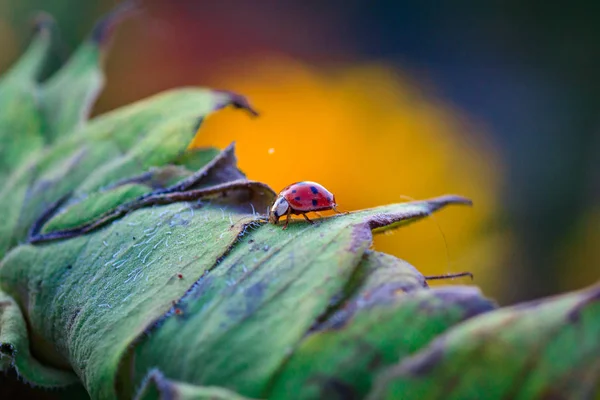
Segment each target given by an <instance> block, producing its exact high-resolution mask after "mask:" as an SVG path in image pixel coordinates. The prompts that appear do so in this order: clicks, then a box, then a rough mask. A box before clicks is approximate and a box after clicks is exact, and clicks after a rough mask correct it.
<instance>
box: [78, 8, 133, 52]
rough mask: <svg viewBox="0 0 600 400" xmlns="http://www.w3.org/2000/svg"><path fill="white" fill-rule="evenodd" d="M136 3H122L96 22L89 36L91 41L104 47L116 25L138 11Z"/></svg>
mask: <svg viewBox="0 0 600 400" xmlns="http://www.w3.org/2000/svg"><path fill="white" fill-rule="evenodd" d="M137 3H138V2H137V1H133V0H130V1H124V2H123V3H121V4H120V5H118V6H117V7H116V8H114V9H113V10H112V11H111V12H109V13H108V14H107V15H106V16H104V17H103V18H101V19H100V20H98V22H96V25H95V26H94V29H93V30H92V34H91V38H90V39H91V41H92V42H93V43H95V44H97V45H98V46H100V47H103V46H106V44H107V43H108V41H109V40H110V38H111V37H112V36H113V32H114V30H115V28H116V27H117V25H119V24H120V23H121V22H123V20H125V19H127V18H129V17H131V16H132V15H133V14H135V13H136V11H138V10H139V6H138V4H137Z"/></svg>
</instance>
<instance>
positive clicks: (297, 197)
mask: <svg viewBox="0 0 600 400" xmlns="http://www.w3.org/2000/svg"><path fill="white" fill-rule="evenodd" d="M300 199H302V197H300V196H296V197H294V200H296V201H300Z"/></svg>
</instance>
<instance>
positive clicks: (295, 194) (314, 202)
mask: <svg viewBox="0 0 600 400" xmlns="http://www.w3.org/2000/svg"><path fill="white" fill-rule="evenodd" d="M336 206H337V204H336V203H335V196H334V195H333V193H331V192H330V191H329V190H327V189H325V188H324V187H323V186H322V185H319V184H318V183H315V182H309V181H304V182H296V183H292V184H291V185H289V186H287V187H286V188H285V189H283V190H282V191H281V192H280V193H279V195H278V196H277V198H276V199H275V202H274V203H273V206H271V211H270V212H269V222H270V223H272V224H274V225H277V222H278V221H279V218H281V217H282V216H284V215H285V216H286V219H285V225H284V226H283V229H286V228H287V226H288V223H289V222H290V216H291V215H292V214H295V215H299V214H302V216H304V219H305V220H307V221H308V222H310V223H311V224H312V223H313V221H311V220H310V219H308V217H307V216H306V213H308V212H316V211H324V210H333V211H335V212H337V213H340V214H341V212H340V211H338V210H337V208H336Z"/></svg>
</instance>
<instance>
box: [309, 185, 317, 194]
mask: <svg viewBox="0 0 600 400" xmlns="http://www.w3.org/2000/svg"><path fill="white" fill-rule="evenodd" d="M310 191H311V192H313V194H317V193H319V190H318V189H317V188H316V187H314V186H311V187H310Z"/></svg>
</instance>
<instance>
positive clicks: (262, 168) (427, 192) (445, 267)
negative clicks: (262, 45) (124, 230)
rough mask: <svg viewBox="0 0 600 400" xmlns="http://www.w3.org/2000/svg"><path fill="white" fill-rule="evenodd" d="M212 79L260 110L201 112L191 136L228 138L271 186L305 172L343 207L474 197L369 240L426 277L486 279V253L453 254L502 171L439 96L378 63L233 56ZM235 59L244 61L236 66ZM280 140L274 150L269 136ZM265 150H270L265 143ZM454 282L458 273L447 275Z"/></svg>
mask: <svg viewBox="0 0 600 400" xmlns="http://www.w3.org/2000/svg"><path fill="white" fill-rule="evenodd" d="M239 64H240V65H242V66H243V69H240V70H228V71H227V72H225V73H222V74H221V75H218V76H216V77H213V78H214V79H211V82H213V83H216V84H217V85H218V86H220V87H224V88H227V89H231V90H235V91H236V92H239V93H242V94H244V95H246V96H248V98H249V99H250V101H251V103H252V104H253V105H255V106H256V108H257V109H258V110H259V111H260V112H261V116H260V117H259V118H254V119H253V118H248V116H247V115H245V114H244V113H240V112H237V111H233V110H224V111H221V112H218V113H215V114H213V115H212V116H211V117H209V118H208V119H207V120H206V121H205V123H204V125H203V126H202V128H201V129H200V131H199V134H198V135H197V137H196V139H195V140H194V142H193V143H192V145H193V146H196V147H197V146H207V145H214V146H218V147H221V148H223V147H225V146H227V145H228V144H229V143H230V142H232V141H236V142H237V154H238V160H239V164H240V167H241V169H242V170H243V171H244V172H245V173H246V174H247V175H248V177H249V178H251V179H256V180H259V181H263V182H266V183H268V184H269V185H271V187H273V189H274V190H275V191H279V190H281V189H282V188H283V187H285V186H287V185H288V184H290V183H292V182H296V181H303V180H311V181H316V182H319V183H321V184H322V185H324V186H325V187H326V188H328V189H329V190H331V191H332V192H333V193H334V194H335V196H336V200H337V202H338V205H339V207H340V208H341V209H344V210H356V209H361V208H367V207H374V206H378V205H383V204H388V203H398V202H403V201H406V200H405V199H404V198H403V196H406V195H407V196H410V197H414V198H417V199H424V198H428V197H434V196H437V195H441V194H445V193H456V194H460V195H463V196H466V197H469V198H471V199H472V200H473V201H474V203H475V206H474V208H472V209H469V208H467V207H452V208H449V209H447V210H444V211H443V212H441V213H440V214H436V219H437V222H438V224H439V225H440V226H441V228H442V229H443V232H444V234H445V236H446V238H447V242H448V248H449V251H450V254H451V257H452V259H451V261H452V265H451V266H450V265H449V263H448V258H447V255H446V248H445V244H444V239H443V237H442V236H441V234H440V232H439V229H438V227H437V226H436V223H435V222H434V221H424V222H421V223H418V224H415V225H411V226H409V227H403V228H400V229H398V230H396V231H394V232H393V233H386V234H385V235H377V236H376V239H375V248H376V249H377V250H380V251H385V252H388V253H391V254H394V255H396V256H398V257H400V258H402V259H405V260H407V261H408V262H410V263H412V264H413V265H415V266H416V267H417V268H418V269H419V270H420V271H421V272H422V273H424V274H426V275H433V274H441V273H447V272H457V271H465V270H466V271H471V272H473V273H474V274H475V275H476V283H477V284H484V282H483V281H484V280H485V274H486V271H482V270H481V269H480V268H479V265H483V264H485V265H489V262H487V261H489V259H494V257H496V255H495V254H491V253H487V254H485V255H483V256H485V257H486V258H487V259H488V260H486V263H482V262H479V260H476V259H475V260H471V259H469V260H468V262H457V260H461V259H462V258H464V255H465V254H466V253H467V252H469V253H470V252H472V251H473V249H474V248H476V247H477V246H478V243H480V242H481V241H480V239H482V238H481V236H482V235H483V234H485V229H486V226H487V225H488V224H489V221H490V217H491V216H492V215H493V213H494V211H495V210H496V207H497V204H496V198H497V191H498V187H499V177H500V172H499V170H498V163H497V161H496V159H495V157H494V154H493V152H491V151H490V150H489V148H488V146H487V144H486V143H485V141H484V138H485V136H484V135H483V133H482V132H481V131H480V130H479V131H476V129H475V128H474V127H473V126H472V125H468V124H467V123H466V122H465V119H464V116H462V115H460V114H459V113H458V112H457V111H456V110H452V109H451V108H450V107H448V105H446V104H443V103H441V102H440V101H437V100H436V99H434V98H431V97H428V96H426V95H425V94H424V93H423V92H422V91H420V90H419V89H418V88H417V86H416V85H415V84H414V83H413V82H411V81H409V80H408V79H407V78H405V77H403V76H401V75H399V74H398V73H397V72H395V71H393V70H391V69H389V68H386V67H385V66H381V65H364V66H352V67H347V68H338V69H335V70H328V71H322V70H319V69H316V68H310V67H307V66H306V65H302V64H300V63H298V62H294V61H290V60H287V59H271V60H266V61H265V60H262V62H260V63H256V64H249V63H245V64H243V63H239ZM240 68H241V67H240ZM273 143H276V144H277V153H275V152H274V151H273V152H271V151H270V150H271V149H272V150H274V147H272V144H273ZM265 148H269V149H270V150H269V151H268V153H269V154H270V155H271V156H270V157H266V156H265V153H264V149H265ZM455 283H464V281H463V280H456V281H455Z"/></svg>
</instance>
